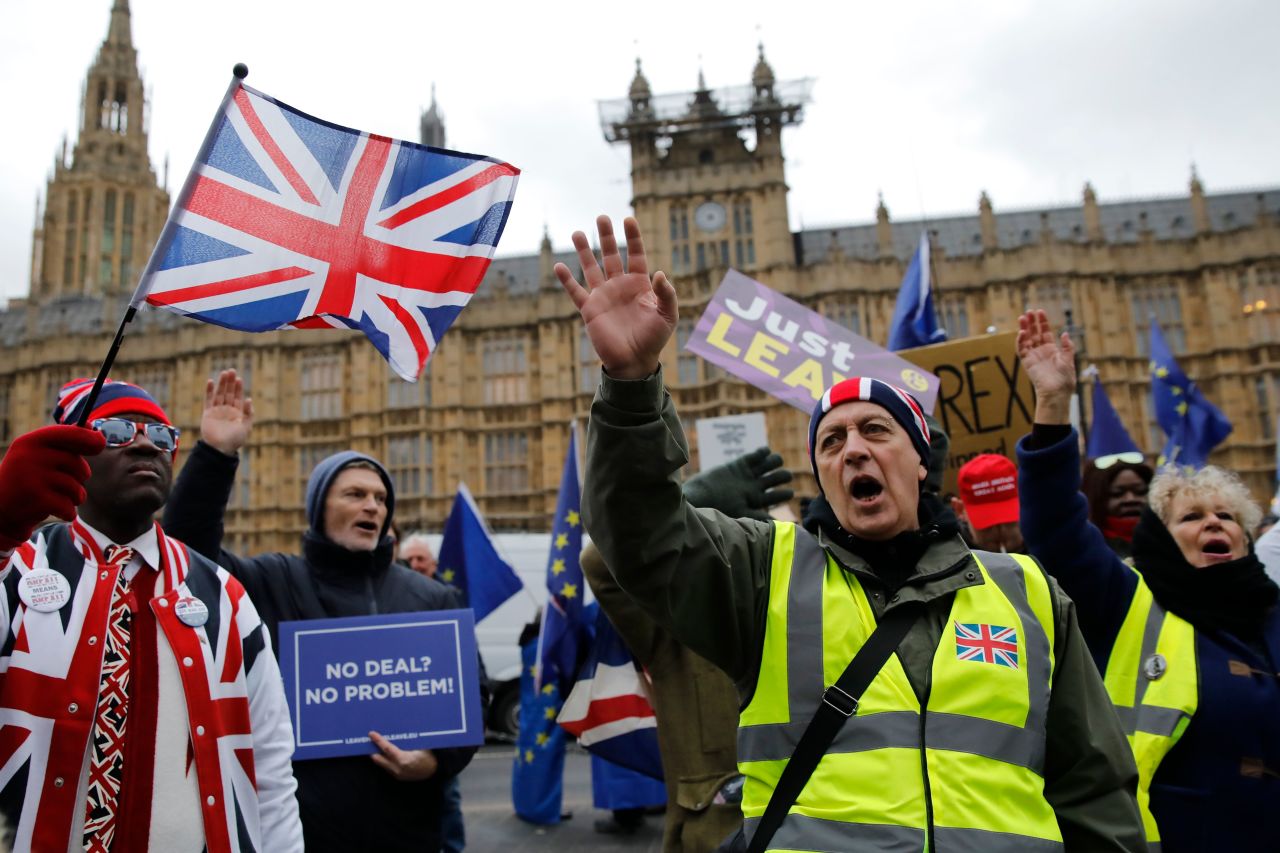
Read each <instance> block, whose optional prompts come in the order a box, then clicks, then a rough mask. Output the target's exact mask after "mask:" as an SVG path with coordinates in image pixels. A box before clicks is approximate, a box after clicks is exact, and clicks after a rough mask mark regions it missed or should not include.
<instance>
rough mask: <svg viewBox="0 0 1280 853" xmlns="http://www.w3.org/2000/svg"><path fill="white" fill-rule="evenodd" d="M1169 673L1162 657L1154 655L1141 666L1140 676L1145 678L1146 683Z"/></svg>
mask: <svg viewBox="0 0 1280 853" xmlns="http://www.w3.org/2000/svg"><path fill="white" fill-rule="evenodd" d="M1168 671H1169V664H1168V662H1167V661H1165V659H1164V655H1162V654H1160V653H1158V652H1157V653H1156V654H1154V655H1152V656H1151V657H1149V658H1147V660H1146V662H1145V663H1143V664H1142V674H1143V675H1145V676H1146V677H1147V681H1155V680H1156V679H1158V678H1160V677H1161V676H1162V675H1164V674H1165V673H1166V672H1168Z"/></svg>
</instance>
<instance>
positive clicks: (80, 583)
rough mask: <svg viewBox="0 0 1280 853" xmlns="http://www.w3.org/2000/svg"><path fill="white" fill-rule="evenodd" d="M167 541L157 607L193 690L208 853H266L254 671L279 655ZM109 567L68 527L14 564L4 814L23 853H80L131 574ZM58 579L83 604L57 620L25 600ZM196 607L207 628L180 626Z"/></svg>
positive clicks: (185, 687) (6, 580)
mask: <svg viewBox="0 0 1280 853" xmlns="http://www.w3.org/2000/svg"><path fill="white" fill-rule="evenodd" d="M156 534H157V539H158V545H159V550H160V554H161V563H162V565H161V566H160V567H159V575H158V577H157V578H156V586H155V589H156V595H155V597H154V598H152V599H151V600H150V601H149V602H148V605H149V606H150V608H151V611H152V612H153V613H154V614H155V618H156V623H157V626H158V630H159V633H160V634H162V635H163V636H164V638H165V639H166V640H167V647H168V648H169V649H170V650H171V652H172V654H173V656H174V657H175V658H176V662H177V664H178V672H179V673H180V676H181V680H182V692H183V695H184V697H185V699H186V707H187V713H188V718H189V719H188V722H189V731H190V732H191V733H192V735H191V738H190V755H191V759H192V762H193V764H194V768H195V773H196V782H197V787H198V789H199V794H200V808H201V812H202V814H201V817H202V818H203V822H204V834H205V843H206V849H207V850H208V851H209V853H221V852H222V851H228V853H232V851H234V853H241V851H247V850H261V849H263V845H262V827H261V825H260V820H259V818H260V815H259V803H258V796H257V779H256V776H255V772H254V750H253V746H254V743H253V737H252V732H251V725H250V711H249V689H248V678H247V675H246V674H247V673H248V672H249V671H250V670H251V669H252V667H253V665H254V662H255V659H256V658H257V657H258V655H259V654H260V653H261V652H263V651H264V650H265V649H266V639H265V633H264V627H263V625H262V621H261V619H260V618H259V616H258V614H257V611H256V610H255V609H254V607H253V605H252V603H250V602H249V599H248V597H247V596H246V595H245V591H244V588H243V587H242V586H241V585H240V583H239V582H238V581H237V580H235V579H234V578H232V577H231V576H230V575H229V574H228V573H227V572H226V570H225V569H222V568H220V567H219V566H217V565H216V564H214V563H212V562H210V561H209V560H207V559H206V558H204V557H202V556H200V555H199V554H197V553H195V552H192V551H189V550H188V549H187V547H186V546H185V545H183V544H182V543H181V542H179V541H177V540H176V539H171V538H169V537H167V536H165V535H164V532H163V531H162V530H161V529H160V528H159V525H156ZM103 562H104V560H103V556H102V554H101V552H100V551H99V549H98V546H97V544H96V543H95V542H94V540H93V537H92V536H91V535H89V533H88V531H86V530H84V529H83V528H82V527H81V526H80V525H79V523H78V522H73V523H72V524H54V525H49V526H47V527H45V528H43V529H41V530H40V531H39V532H37V534H36V536H35V537H34V538H33V539H32V540H31V541H29V542H25V543H23V544H22V545H21V546H19V547H18V548H17V549H16V550H15V551H14V552H13V553H12V555H11V556H10V557H9V560H8V564H7V565H6V566H5V568H4V572H3V576H2V577H3V580H0V587H2V590H0V640H2V644H0V809H2V810H3V811H4V812H5V813H6V816H7V817H8V819H9V822H10V825H11V826H12V827H15V828H16V838H15V842H16V843H15V847H14V849H15V850H25V849H33V850H56V851H62V850H67V849H68V846H69V844H70V842H71V839H72V832H73V831H76V828H77V827H79V826H80V825H81V823H82V819H83V814H82V813H77V809H79V810H80V812H83V809H84V806H83V804H82V803H79V804H78V803H77V798H78V790H79V782H80V778H81V773H82V769H83V767H84V762H85V755H86V751H87V749H88V746H89V737H90V732H91V730H92V726H93V715H94V707H95V703H96V702H97V694H98V687H99V678H100V672H101V667H102V651H103V646H104V645H105V643H103V642H101V638H102V637H103V635H104V633H105V632H106V630H107V617H108V613H109V609H110V605H111V594H112V589H113V587H114V586H115V584H116V574H117V573H118V572H120V571H122V567H107V566H103V565H102V564H103ZM46 568H47V569H52V570H53V571H55V572H58V573H60V574H61V575H63V577H65V578H66V579H67V581H68V582H69V584H70V587H71V597H70V600H69V601H68V602H67V603H66V604H65V605H64V606H63V607H62V608H61V609H59V610H55V611H53V612H48V613H45V612H39V611H37V610H35V609H29V608H28V607H27V606H26V605H25V604H24V603H23V602H22V600H21V598H20V597H19V595H18V581H19V580H20V579H21V578H22V576H24V575H26V574H28V573H29V572H31V571H34V570H36V569H46ZM184 598H195V599H198V600H199V601H201V602H203V603H204V605H205V607H206V608H208V620H207V621H206V622H205V624H203V625H200V626H195V627H192V626H189V625H186V624H183V623H182V622H181V621H180V620H179V618H178V616H177V614H176V613H175V607H174V605H175V604H176V603H177V602H178V601H179V600H181V599H184ZM159 645H160V646H161V647H164V646H165V645H166V644H165V643H160V644H159ZM160 654H162V655H163V654H165V652H164V651H161V652H160ZM266 657H267V658H270V657H271V654H270V653H269V652H268V654H267V655H266ZM276 677H277V678H278V676H276ZM150 805H151V804H150V802H148V803H147V804H146V807H148V808H149V807H150ZM77 837H78V836H77Z"/></svg>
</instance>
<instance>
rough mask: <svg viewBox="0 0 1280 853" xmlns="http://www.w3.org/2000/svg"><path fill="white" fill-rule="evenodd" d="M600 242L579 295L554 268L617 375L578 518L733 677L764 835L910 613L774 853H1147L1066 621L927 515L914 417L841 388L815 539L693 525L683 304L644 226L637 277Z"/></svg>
mask: <svg viewBox="0 0 1280 853" xmlns="http://www.w3.org/2000/svg"><path fill="white" fill-rule="evenodd" d="M597 226H598V229H599V234H600V248H601V252H602V261H603V269H601V267H600V266H599V265H598V264H597V263H596V260H595V257H594V255H593V254H592V252H591V249H590V246H589V244H588V242H587V238H586V236H585V235H584V234H582V233H581V232H579V233H576V234H575V235H574V238H573V239H574V246H575V248H576V249H577V251H578V256H579V259H580V261H581V264H582V269H583V275H584V278H585V280H586V287H583V286H582V285H581V284H579V283H578V282H577V281H576V280H575V279H574V277H573V275H572V274H571V273H570V272H569V270H568V269H567V268H566V267H565V266H564V265H563V264H561V265H557V268H556V273H557V276H558V277H559V279H560V281H561V284H562V285H563V286H564V288H565V290H566V292H567V293H568V294H569V296H570V297H571V298H572V300H573V301H574V304H575V305H576V306H577V308H578V310H579V312H580V313H581V315H582V318H583V320H584V322H585V323H586V329H587V334H588V336H589V337H590V338H591V341H592V344H593V345H594V346H595V349H596V353H597V354H598V355H599V356H600V359H601V362H602V365H603V368H604V370H603V376H602V379H601V385H600V390H599V392H598V393H597V396H596V400H595V402H594V403H593V405H592V410H591V422H590V427H589V431H588V451H587V467H586V484H585V488H584V497H583V501H584V503H583V506H584V509H585V521H586V525H587V529H588V531H589V532H590V533H591V535H592V537H593V540H594V541H595V542H596V544H597V545H598V547H599V548H600V551H601V553H602V555H603V556H604V558H605V562H606V564H607V565H608V566H609V568H610V570H611V571H612V572H613V574H614V576H615V578H616V579H617V581H618V584H619V585H620V586H621V587H622V589H623V590H624V591H626V592H627V593H628V594H629V595H631V596H632V597H633V598H634V599H635V600H636V601H637V602H638V603H639V604H640V605H641V606H642V607H644V608H645V609H646V611H647V612H648V613H649V614H650V615H651V616H653V617H654V619H656V620H657V621H658V623H659V624H661V625H663V626H664V627H666V628H667V629H668V630H670V631H671V632H672V633H673V634H674V635H675V636H676V637H677V638H678V639H679V640H680V641H681V642H683V643H684V644H685V645H687V646H688V647H689V648H690V649H692V650H694V651H695V652H697V653H699V654H701V655H702V656H704V657H706V658H707V659H708V660H710V661H711V662H712V663H714V664H716V665H717V666H719V667H720V668H721V669H723V670H724V671H725V672H726V673H727V674H728V675H729V676H730V678H732V679H733V680H734V682H735V685H736V687H737V689H738V691H739V694H740V696H741V698H742V703H743V704H742V711H741V715H740V718H739V729H738V761H739V768H740V770H741V772H742V773H743V774H744V776H745V777H746V784H745V786H744V791H743V803H742V807H743V814H744V817H745V826H746V828H747V832H748V834H751V833H753V832H754V830H755V827H756V826H757V825H758V823H759V819H760V816H761V815H762V814H763V813H764V810H765V807H766V805H767V804H768V801H769V798H770V796H771V795H772V793H773V788H774V785H775V784H776V783H777V780H778V778H779V776H780V775H781V772H782V770H783V768H784V767H785V766H786V763H787V760H788V759H789V758H790V756H791V754H792V752H793V751H794V749H795V745H796V743H797V742H798V741H799V738H800V736H801V734H802V733H803V731H804V728H805V726H806V725H807V724H808V722H809V720H810V718H811V717H812V716H813V713H814V712H815V711H816V709H817V707H818V705H819V703H820V702H821V701H822V697H823V692H824V690H825V689H826V688H827V687H828V686H829V685H831V684H832V683H833V682H834V681H835V680H836V679H837V678H838V677H839V675H840V673H841V672H842V671H843V670H844V668H845V665H846V664H847V663H848V662H849V660H850V659H851V658H852V657H853V655H854V654H855V653H856V652H857V650H858V648H860V647H861V645H862V643H863V642H864V641H865V640H866V638H867V637H868V636H869V635H870V633H871V632H872V631H873V630H874V629H875V626H876V623H877V620H878V619H879V618H880V617H881V616H882V615H883V614H884V613H885V612H887V611H888V610H890V609H892V608H894V607H897V606H900V605H902V604H905V603H907V602H910V601H915V602H919V603H920V604H921V605H922V614H921V616H920V617H919V619H918V620H917V621H916V623H915V625H914V626H913V627H912V629H911V631H910V632H909V633H908V634H907V636H906V639H905V640H904V641H903V642H902V643H901V644H900V645H899V647H898V652H897V654H896V655H895V656H893V657H891V658H890V659H889V661H888V662H887V663H886V664H885V665H884V666H883V667H882V668H881V670H880V672H879V674H878V675H877V676H876V678H875V679H874V680H873V681H872V682H871V685H870V686H869V687H868V689H867V690H866V692H865V693H864V694H863V696H862V700H861V704H860V705H858V707H857V708H856V712H855V713H854V714H853V715H852V717H851V719H849V720H848V721H847V722H846V723H845V725H844V726H843V727H842V729H841V730H840V733H839V734H838V735H837V737H836V739H835V741H834V742H833V743H832V745H831V746H830V747H829V748H828V750H827V752H826V754H825V755H824V757H823V758H822V760H821V761H820V762H819V763H818V765H817V768H816V769H815V770H814V772H813V774H812V776H811V777H810V778H809V781H808V784H807V785H806V787H805V788H804V790H803V791H802V792H801V793H800V796H799V797H798V799H797V800H796V802H795V804H794V805H793V806H792V808H791V810H790V812H789V813H788V815H787V817H786V818H785V819H784V820H783V822H782V824H781V826H780V827H779V829H778V831H777V833H776V834H775V835H774V836H773V839H772V842H771V845H770V849H785V850H859V851H862V850H894V851H897V850H903V851H905V850H929V851H935V853H945V851H951V850H955V851H976V850H983V851H1011V853H1012V851H1019V853H1021V852H1022V851H1033V852H1034V851H1046V852H1047V851H1058V850H1080V851H1084V850H1089V851H1136V850H1145V849H1146V846H1145V844H1146V843H1145V840H1144V838H1143V832H1142V824H1141V819H1140V817H1139V813H1138V809H1137V805H1136V801H1135V797H1134V791H1135V787H1136V777H1137V773H1136V769H1135V767H1134V763H1133V761H1132V759H1131V757H1130V756H1129V755H1128V751H1127V750H1126V749H1125V740H1124V735H1123V733H1122V731H1121V729H1120V726H1119V722H1118V721H1117V720H1116V718H1115V716H1114V714H1113V712H1112V711H1111V709H1110V703H1109V700H1108V698H1107V695H1106V692H1105V690H1104V688H1103V685H1102V682H1101V679H1100V678H1099V676H1098V673H1097V671H1096V669H1095V668H1094V667H1093V664H1092V661H1091V660H1090V659H1089V656H1088V652H1087V650H1086V649H1085V647H1084V643H1083V640H1082V639H1081V637H1080V633H1079V629H1078V627H1077V625H1076V621H1075V615H1074V610H1073V608H1072V605H1071V602H1070V601H1069V600H1068V599H1067V598H1066V597H1065V596H1063V595H1062V594H1061V592H1060V591H1059V590H1058V589H1057V588H1056V587H1055V586H1054V585H1053V583H1052V581H1050V580H1049V579H1048V578H1047V576H1046V575H1045V574H1044V573H1043V572H1042V571H1041V570H1040V567H1039V566H1038V565H1037V564H1036V563H1035V562H1034V561H1033V560H1031V559H1030V558H1027V557H1014V556H1010V555H1002V554H989V553H984V552H974V551H970V550H969V549H968V548H967V547H965V545H964V543H963V541H962V540H961V539H960V537H959V535H958V532H957V531H956V528H955V527H954V525H952V524H948V523H946V522H938V521H935V519H934V518H931V517H921V504H920V501H919V496H920V483H921V481H922V480H923V479H924V477H925V461H926V460H927V459H928V455H929V449H928V447H929V434H928V427H927V425H926V423H925V420H924V413H923V412H922V411H921V410H920V407H919V406H918V404H917V403H916V402H915V401H914V399H912V398H911V397H910V395H908V394H906V393H905V392H903V391H902V390H901V389H898V388H895V387H893V386H892V385H889V384H886V383H884V382H880V381H878V380H873V379H865V378H853V379H849V380H845V381H844V382H841V383H838V384H836V385H835V386H833V387H832V388H831V389H829V390H828V392H827V394H826V395H825V396H824V397H823V399H822V401H820V402H819V404H818V406H817V408H816V409H815V411H814V415H813V418H812V419H811V422H810V432H809V435H810V454H811V459H810V461H811V464H812V465H813V468H814V473H815V475H816V476H817V478H818V482H819V485H820V487H821V490H822V494H821V495H819V497H818V498H816V499H815V500H814V501H813V503H812V505H811V507H810V510H809V513H808V515H807V516H806V520H805V525H804V526H803V527H801V526H799V525H794V524H789V523H782V522H773V523H765V522H760V521H755V520H752V519H730V518H727V517H726V516H724V515H722V514H720V513H717V512H714V511H708V510H697V509H694V508H693V507H692V506H690V505H689V504H687V503H686V502H685V501H684V498H683V497H682V494H681V491H680V485H679V483H678V482H677V480H676V479H675V474H676V472H677V471H678V470H679V469H680V467H682V466H683V465H684V464H685V462H686V461H687V458H688V456H687V446H686V443H685V440H684V434H683V430H682V428H681V425H680V420H679V418H678V416H677V415H676V413H675V410H674V407H673V406H672V403H671V398H670V396H669V395H668V394H666V393H665V391H664V389H663V385H662V375H661V371H660V357H661V353H662V350H663V348H664V347H665V345H666V344H667V342H668V340H669V339H670V337H671V334H672V332H673V330H674V328H675V324H676V318H677V305H676V295H675V288H674V287H673V286H672V284H671V283H670V282H669V281H668V280H667V278H666V277H665V275H664V274H663V273H661V272H659V273H656V274H655V275H653V276H652V278H651V277H650V275H649V273H648V266H647V259H646V257H645V254H644V247H643V244H642V241H641V236H640V231H639V227H638V225H637V224H636V223H635V221H634V220H632V219H628V220H627V221H626V223H625V231H626V239H627V255H628V264H629V266H630V271H629V272H628V271H625V270H624V266H623V261H622V258H621V253H620V252H619V249H618V244H617V240H616V238H615V236H614V234H613V229H612V225H611V224H610V222H609V220H608V219H607V218H605V217H601V218H600V219H599V220H598V222H597ZM928 514H929V513H928V511H927V510H926V516H927V515H928Z"/></svg>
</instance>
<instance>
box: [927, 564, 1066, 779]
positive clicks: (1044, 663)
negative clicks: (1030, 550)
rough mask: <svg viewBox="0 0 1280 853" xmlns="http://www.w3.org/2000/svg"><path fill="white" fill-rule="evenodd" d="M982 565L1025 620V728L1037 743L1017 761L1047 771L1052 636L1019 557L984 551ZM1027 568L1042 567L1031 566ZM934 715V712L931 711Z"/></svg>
mask: <svg viewBox="0 0 1280 853" xmlns="http://www.w3.org/2000/svg"><path fill="white" fill-rule="evenodd" d="M979 559H980V560H981V561H982V566H983V568H985V569H986V570H987V574H989V575H990V576H991V578H992V580H994V581H995V582H996V586H998V587H1000V591H1001V592H1003V593H1004V597H1005V598H1007V599H1009V601H1010V603H1012V604H1013V609H1014V610H1015V611H1017V613H1018V618H1019V619H1021V620H1022V632H1023V635H1024V637H1023V641H1024V642H1025V643H1026V650H1027V651H1026V655H1025V661H1026V667H1027V685H1028V689H1029V690H1030V693H1031V695H1030V696H1029V697H1028V701H1027V722H1026V724H1025V726H1024V729H1025V731H1027V732H1030V733H1035V734H1036V737H1035V741H1036V746H1035V748H1034V749H1033V751H1032V752H1031V754H1030V760H1029V761H1017V762H1014V763H1016V764H1021V765H1023V766H1025V767H1029V768H1030V769H1032V770H1034V771H1035V772H1037V773H1039V774H1041V775H1044V744H1045V732H1046V731H1047V724H1048V718H1049V692H1050V678H1051V673H1050V671H1049V636H1048V634H1046V633H1045V630H1044V626H1043V625H1041V624H1040V619H1039V617H1037V616H1036V614H1035V611H1034V610H1032V609H1031V600H1030V598H1029V597H1028V595H1027V578H1026V575H1024V574H1023V571H1024V570H1023V568H1022V566H1021V565H1019V564H1018V561H1017V560H1015V559H1014V558H1013V557H1011V556H1009V555H1008V554H992V553H988V552H986V551H983V552H981V553H980V555H979ZM1026 571H1039V569H1035V568H1030V569H1026ZM929 716H930V717H933V716H934V715H933V714H932V713H930V715H929ZM936 731H938V728H937V727H936V726H930V735H929V741H930V743H929V746H935V744H934V741H935V737H934V732H936Z"/></svg>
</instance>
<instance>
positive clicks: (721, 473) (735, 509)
mask: <svg viewBox="0 0 1280 853" xmlns="http://www.w3.org/2000/svg"><path fill="white" fill-rule="evenodd" d="M790 482H791V472H790V471H788V470H787V469H786V468H783V467H782V457H781V456H779V455H778V454H776V453H774V452H773V451H771V450H770V449H769V448H767V447H761V448H759V449H757V450H753V451H751V452H750V453H748V454H746V455H745V456H739V457H738V458H737V459H735V460H733V461H732V462H727V463H725V464H724V465H720V466H717V467H715V468H712V469H711V470H710V471H704V472H702V473H701V474H698V475H697V476H696V477H691V478H689V480H688V481H686V482H685V484H684V499H685V500H687V501H688V502H689V503H691V504H693V505H694V506H697V507H703V508H706V509H718V510H720V511H721V512H723V513H724V514H725V515H727V516H729V517H730V518H743V517H745V518H754V519H758V520H760V521H768V520H769V514H768V512H766V510H768V508H769V507H771V506H773V505H774V504H780V503H783V502H784V501H789V500H791V498H792V497H794V496H795V492H794V491H792V490H791V489H779V488H776V487H777V486H781V485H782V484H783V483H790Z"/></svg>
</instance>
